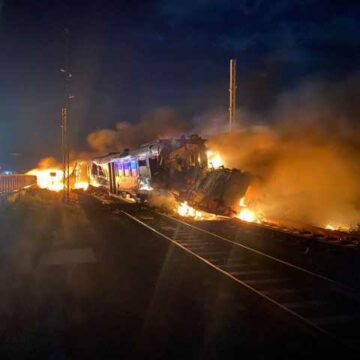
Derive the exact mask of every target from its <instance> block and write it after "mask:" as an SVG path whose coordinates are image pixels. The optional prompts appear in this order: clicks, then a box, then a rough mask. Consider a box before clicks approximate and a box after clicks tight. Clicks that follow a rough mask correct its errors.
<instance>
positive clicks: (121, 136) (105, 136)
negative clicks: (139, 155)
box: [87, 108, 189, 153]
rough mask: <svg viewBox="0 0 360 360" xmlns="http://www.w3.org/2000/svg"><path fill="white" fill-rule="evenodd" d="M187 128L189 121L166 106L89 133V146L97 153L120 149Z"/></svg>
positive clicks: (170, 134)
mask: <svg viewBox="0 0 360 360" xmlns="http://www.w3.org/2000/svg"><path fill="white" fill-rule="evenodd" d="M188 130H189V123H187V122H186V121H184V119H182V118H180V117H179V116H178V115H177V114H176V113H175V112H173V111H172V110H170V109H167V108H161V109H157V110H155V111H154V112H152V113H151V114H150V115H148V116H146V117H144V118H143V119H142V120H141V121H140V122H138V123H135V124H132V123H128V122H119V123H117V124H116V126H115V129H101V130H97V131H95V132H93V133H91V134H90V135H89V136H88V138H87V140H88V144H89V146H90V148H91V149H92V150H94V151H96V152H99V153H106V152H112V151H122V150H124V149H125V148H131V147H134V146H139V145H141V144H144V143H146V142H149V141H153V140H156V139H159V138H168V137H173V136H178V135H180V134H183V133H184V132H186V131H188Z"/></svg>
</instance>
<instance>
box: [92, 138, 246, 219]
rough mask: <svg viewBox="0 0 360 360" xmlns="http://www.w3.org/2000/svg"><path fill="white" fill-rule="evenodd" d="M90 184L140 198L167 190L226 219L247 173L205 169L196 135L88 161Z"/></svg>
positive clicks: (202, 143)
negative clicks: (224, 216)
mask: <svg viewBox="0 0 360 360" xmlns="http://www.w3.org/2000/svg"><path fill="white" fill-rule="evenodd" d="M89 178H90V184H96V185H98V186H99V185H100V186H102V187H105V188H107V189H108V191H109V192H110V193H111V194H130V195H131V196H133V197H136V198H139V199H145V198H146V197H147V196H149V195H150V194H154V192H156V191H157V190H166V191H170V192H172V193H174V194H176V196H177V197H178V198H179V199H180V200H187V201H189V203H190V204H191V205H192V206H194V207H198V208H201V209H203V210H206V211H209V212H213V213H218V214H224V215H229V214H230V213H231V212H232V211H236V210H235V209H234V207H235V202H236V204H238V202H239V200H240V198H241V197H242V196H244V194H245V192H246V188H247V186H248V184H249V181H250V177H249V175H248V174H246V173H243V172H241V171H239V170H236V169H233V170H230V169H224V168H221V169H216V170H211V169H209V168H208V161H207V149H206V146H205V140H204V139H202V138H201V137H199V136H198V135H192V136H189V137H185V136H183V137H180V138H173V139H163V140H158V141H156V142H153V143H149V144H145V145H143V146H141V147H139V148H137V149H134V150H125V151H124V152H122V153H111V154H108V155H106V156H103V157H98V158H95V159H93V160H92V162H91V163H90V166H89Z"/></svg>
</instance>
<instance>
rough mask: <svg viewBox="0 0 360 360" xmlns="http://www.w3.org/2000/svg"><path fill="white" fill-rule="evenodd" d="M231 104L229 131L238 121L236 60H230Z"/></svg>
mask: <svg viewBox="0 0 360 360" xmlns="http://www.w3.org/2000/svg"><path fill="white" fill-rule="evenodd" d="M229 91H230V104H229V105H230V106H229V132H231V131H232V128H233V126H234V123H235V121H236V60H235V59H231V60H230V89H229Z"/></svg>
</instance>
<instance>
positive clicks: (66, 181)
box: [60, 28, 73, 202]
mask: <svg viewBox="0 0 360 360" xmlns="http://www.w3.org/2000/svg"><path fill="white" fill-rule="evenodd" d="M64 35H65V64H64V67H63V68H62V69H60V71H61V72H62V73H63V74H64V104H63V107H62V109H61V146H62V159H63V189H64V190H63V201H64V202H68V201H69V199H70V140H69V120H70V101H71V99H72V98H73V96H71V95H70V80H71V78H72V74H71V72H70V47H69V29H67V28H66V29H65V30H64Z"/></svg>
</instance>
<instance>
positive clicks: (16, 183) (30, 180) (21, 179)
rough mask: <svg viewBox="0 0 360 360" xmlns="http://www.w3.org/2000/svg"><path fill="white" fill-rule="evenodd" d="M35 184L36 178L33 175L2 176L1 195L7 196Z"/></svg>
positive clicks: (0, 183)
mask: <svg viewBox="0 0 360 360" xmlns="http://www.w3.org/2000/svg"><path fill="white" fill-rule="evenodd" d="M35 184H36V176H33V175H24V174H13V175H0V195H7V194H10V193H12V192H15V191H18V190H21V189H23V188H25V187H27V186H31V185H35Z"/></svg>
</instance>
